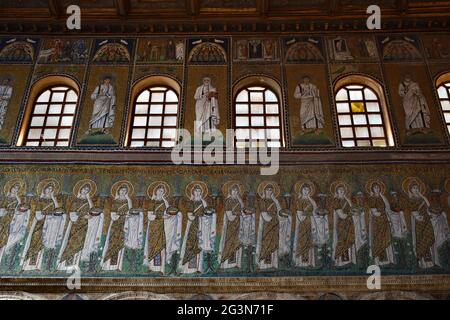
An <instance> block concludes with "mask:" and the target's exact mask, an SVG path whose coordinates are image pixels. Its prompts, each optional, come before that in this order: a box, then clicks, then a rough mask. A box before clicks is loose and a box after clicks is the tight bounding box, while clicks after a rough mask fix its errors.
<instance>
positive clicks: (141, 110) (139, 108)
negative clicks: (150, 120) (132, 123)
mask: <svg viewBox="0 0 450 320" xmlns="http://www.w3.org/2000/svg"><path fill="white" fill-rule="evenodd" d="M147 112H148V105H145V104H137V105H136V110H135V113H136V114H147Z"/></svg>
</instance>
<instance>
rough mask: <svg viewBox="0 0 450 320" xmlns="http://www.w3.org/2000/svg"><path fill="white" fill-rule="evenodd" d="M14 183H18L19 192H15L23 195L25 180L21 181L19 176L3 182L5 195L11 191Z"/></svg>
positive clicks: (25, 189)
mask: <svg viewBox="0 0 450 320" xmlns="http://www.w3.org/2000/svg"><path fill="white" fill-rule="evenodd" d="M16 184H18V185H19V192H17V194H18V195H19V196H23V195H24V194H25V193H26V192H27V185H26V183H25V181H23V180H22V179H21V178H15V179H12V180H9V181H7V182H6V183H5V186H4V187H3V191H4V193H5V196H6V195H8V193H9V192H10V191H11V188H12V187H13V186H15V185H16Z"/></svg>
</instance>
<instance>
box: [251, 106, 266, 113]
mask: <svg viewBox="0 0 450 320" xmlns="http://www.w3.org/2000/svg"><path fill="white" fill-rule="evenodd" d="M251 108H252V109H251V110H252V113H253V114H263V113H264V105H263V104H252V106H251Z"/></svg>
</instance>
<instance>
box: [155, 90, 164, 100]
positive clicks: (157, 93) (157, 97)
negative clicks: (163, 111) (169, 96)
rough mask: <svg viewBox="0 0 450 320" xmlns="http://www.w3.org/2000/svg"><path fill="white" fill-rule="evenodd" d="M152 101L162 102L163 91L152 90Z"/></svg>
mask: <svg viewBox="0 0 450 320" xmlns="http://www.w3.org/2000/svg"><path fill="white" fill-rule="evenodd" d="M152 102H164V93H161V92H152Z"/></svg>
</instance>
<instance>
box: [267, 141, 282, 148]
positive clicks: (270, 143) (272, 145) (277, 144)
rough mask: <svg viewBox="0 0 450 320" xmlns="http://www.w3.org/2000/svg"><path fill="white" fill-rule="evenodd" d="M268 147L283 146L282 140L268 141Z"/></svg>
mask: <svg viewBox="0 0 450 320" xmlns="http://www.w3.org/2000/svg"><path fill="white" fill-rule="evenodd" d="M267 147H268V148H281V142H280V141H268V142H267Z"/></svg>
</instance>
